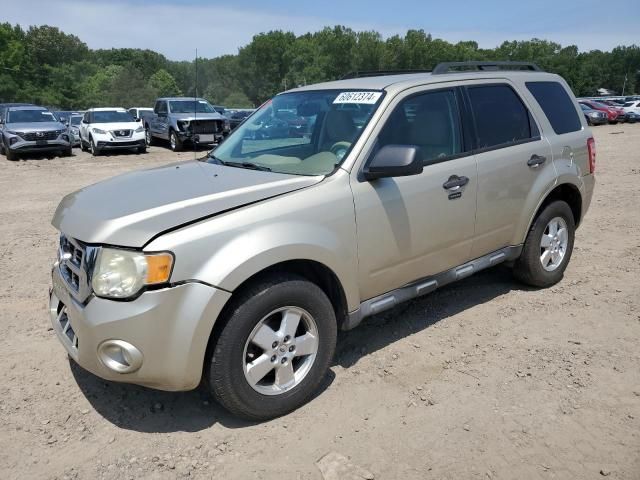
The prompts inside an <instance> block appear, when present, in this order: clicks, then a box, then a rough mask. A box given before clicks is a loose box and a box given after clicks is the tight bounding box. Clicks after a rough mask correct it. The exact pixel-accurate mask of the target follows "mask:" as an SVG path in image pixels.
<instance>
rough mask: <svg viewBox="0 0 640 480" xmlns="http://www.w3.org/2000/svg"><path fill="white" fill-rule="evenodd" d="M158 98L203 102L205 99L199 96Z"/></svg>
mask: <svg viewBox="0 0 640 480" xmlns="http://www.w3.org/2000/svg"><path fill="white" fill-rule="evenodd" d="M158 100H167V101H174V100H202V101H204V102H206V101H207V100H206V99H205V98H200V97H162V98H159V99H158Z"/></svg>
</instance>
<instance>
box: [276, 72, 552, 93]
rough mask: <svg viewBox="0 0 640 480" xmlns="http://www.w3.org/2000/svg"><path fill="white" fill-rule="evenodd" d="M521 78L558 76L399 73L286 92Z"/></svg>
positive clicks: (393, 89)
mask: <svg viewBox="0 0 640 480" xmlns="http://www.w3.org/2000/svg"><path fill="white" fill-rule="evenodd" d="M512 78H523V79H524V80H538V81H540V80H543V79H545V80H551V79H557V78H558V76H557V75H555V74H552V73H547V72H541V71H519V70H487V71H467V72H453V73H442V74H433V73H430V72H421V73H400V74H393V75H384V74H382V75H378V76H367V77H359V78H348V79H343V80H334V81H330V82H323V83H316V84H314V85H307V86H304V87H298V88H294V89H292V90H288V92H302V91H309V90H386V91H391V92H399V91H402V90H406V89H407V88H411V87H416V86H419V85H425V84H433V83H446V82H455V81H463V80H478V79H512Z"/></svg>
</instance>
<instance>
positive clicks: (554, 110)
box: [526, 82, 582, 135]
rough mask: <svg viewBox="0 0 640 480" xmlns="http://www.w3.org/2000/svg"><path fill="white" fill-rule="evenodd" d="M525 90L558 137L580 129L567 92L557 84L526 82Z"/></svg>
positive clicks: (578, 118) (578, 119)
mask: <svg viewBox="0 0 640 480" xmlns="http://www.w3.org/2000/svg"><path fill="white" fill-rule="evenodd" d="M526 85H527V88H528V89H529V91H530V92H531V94H532V95H533V96H534V97H535V99H536V101H537V102H538V104H540V107H541V108H542V110H543V111H544V114H545V115H546V116H547V118H548V119H549V123H550V124H551V127H552V128H553V131H554V132H556V134H558V135H562V134H563V133H569V132H577V131H578V130H580V129H582V124H581V123H580V117H578V114H577V112H576V108H575V107H574V105H573V101H572V100H571V98H570V97H569V95H568V94H567V91H566V90H565V89H564V87H563V86H562V85H560V84H559V83H558V82H527V83H526Z"/></svg>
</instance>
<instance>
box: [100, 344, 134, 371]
mask: <svg viewBox="0 0 640 480" xmlns="http://www.w3.org/2000/svg"><path fill="white" fill-rule="evenodd" d="M98 358H99V359H100V361H101V362H102V364H103V365H104V366H105V367H107V368H108V369H109V370H112V371H114V372H116V373H132V372H135V371H136V370H138V369H139V368H140V367H141V366H142V352H140V350H138V349H137V348H136V347H134V346H133V345H131V344H130V343H128V342H125V341H124V340H105V341H104V342H102V343H101V344H100V346H99V347H98Z"/></svg>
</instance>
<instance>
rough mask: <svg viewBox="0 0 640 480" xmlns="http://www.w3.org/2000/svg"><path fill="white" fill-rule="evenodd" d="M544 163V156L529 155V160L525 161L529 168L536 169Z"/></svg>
mask: <svg viewBox="0 0 640 480" xmlns="http://www.w3.org/2000/svg"><path fill="white" fill-rule="evenodd" d="M546 161H547V157H545V156H544V155H537V154H535V153H534V154H533V155H531V158H530V159H529V160H527V165H529V166H530V167H531V168H538V167H539V166H540V165H542V164H543V163H544V162H546Z"/></svg>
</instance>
